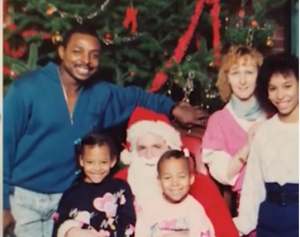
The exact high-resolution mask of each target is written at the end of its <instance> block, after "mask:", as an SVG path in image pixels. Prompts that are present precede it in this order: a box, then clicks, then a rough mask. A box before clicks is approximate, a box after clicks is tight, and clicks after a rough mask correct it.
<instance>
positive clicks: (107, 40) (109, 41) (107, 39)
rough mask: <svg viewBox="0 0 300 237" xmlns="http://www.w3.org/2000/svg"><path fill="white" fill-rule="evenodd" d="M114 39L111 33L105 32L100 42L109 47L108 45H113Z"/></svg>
mask: <svg viewBox="0 0 300 237" xmlns="http://www.w3.org/2000/svg"><path fill="white" fill-rule="evenodd" d="M115 37H116V36H114V35H113V34H112V33H110V32H106V33H105V34H104V35H103V38H102V41H103V43H104V44H106V45H110V44H113V42H114V39H115Z"/></svg>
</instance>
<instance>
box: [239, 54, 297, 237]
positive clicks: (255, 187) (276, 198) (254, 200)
mask: <svg viewBox="0 0 300 237" xmlns="http://www.w3.org/2000/svg"><path fill="white" fill-rule="evenodd" d="M256 95H257V99H258V100H259V102H260V104H261V106H262V107H263V108H264V109H265V110H266V111H268V112H269V113H273V112H275V115H274V116H273V117H272V118H271V119H269V120H267V121H266V122H265V123H263V124H262V125H261V126H260V127H259V129H258V130H257V132H256V134H255V136H254V138H253V141H252V146H251V150H250V155H249V158H248V164H247V170H246V175H245V179H244V184H243V187H242V193H241V199H240V209H239V216H238V217H237V218H235V219H234V221H235V224H236V226H237V228H238V230H239V232H240V233H241V234H242V235H247V234H248V233H250V232H251V231H252V230H254V229H256V231H257V236H256V237H296V236H299V59H298V58H297V57H295V56H291V55H287V54H277V55H272V56H270V57H268V58H266V59H265V61H264V63H263V65H262V66H261V68H260V70H259V73H258V79H257V87H256Z"/></svg>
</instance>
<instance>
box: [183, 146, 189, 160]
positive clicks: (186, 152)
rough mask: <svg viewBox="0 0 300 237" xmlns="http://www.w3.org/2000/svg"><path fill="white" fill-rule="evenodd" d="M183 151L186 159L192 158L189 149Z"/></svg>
mask: <svg viewBox="0 0 300 237" xmlns="http://www.w3.org/2000/svg"><path fill="white" fill-rule="evenodd" d="M182 151H183V154H184V156H185V157H186V158H189V157H190V152H189V150H188V149H187V148H184V149H183V150H182Z"/></svg>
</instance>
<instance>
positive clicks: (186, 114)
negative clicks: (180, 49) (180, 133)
mask: <svg viewBox="0 0 300 237" xmlns="http://www.w3.org/2000/svg"><path fill="white" fill-rule="evenodd" d="M172 115H173V116H174V117H175V119H176V120H177V121H178V122H179V123H180V124H181V125H183V126H185V127H192V126H193V125H197V126H201V125H203V121H201V119H205V118H207V117H208V114H207V113H206V112H205V111H204V110H202V109H200V107H198V106H186V105H178V106H176V107H175V108H174V109H173V110H172Z"/></svg>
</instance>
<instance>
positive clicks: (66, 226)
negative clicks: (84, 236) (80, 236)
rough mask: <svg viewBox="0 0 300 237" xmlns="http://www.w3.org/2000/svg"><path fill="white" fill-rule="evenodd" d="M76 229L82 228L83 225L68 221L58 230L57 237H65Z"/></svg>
mask: <svg viewBox="0 0 300 237" xmlns="http://www.w3.org/2000/svg"><path fill="white" fill-rule="evenodd" d="M74 227H75V228H81V224H80V223H79V222H78V221H75V220H66V221H65V222H63V223H62V224H61V225H60V227H59V228H58V231H57V236H56V237H65V236H66V234H67V232H68V231H69V230H70V229H72V228H74Z"/></svg>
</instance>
